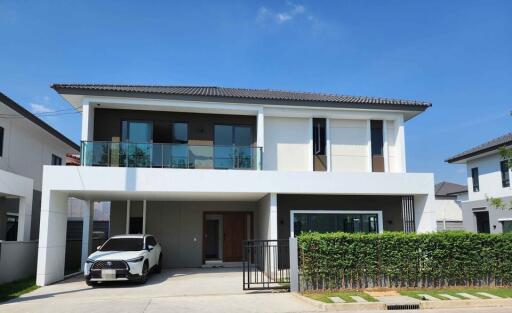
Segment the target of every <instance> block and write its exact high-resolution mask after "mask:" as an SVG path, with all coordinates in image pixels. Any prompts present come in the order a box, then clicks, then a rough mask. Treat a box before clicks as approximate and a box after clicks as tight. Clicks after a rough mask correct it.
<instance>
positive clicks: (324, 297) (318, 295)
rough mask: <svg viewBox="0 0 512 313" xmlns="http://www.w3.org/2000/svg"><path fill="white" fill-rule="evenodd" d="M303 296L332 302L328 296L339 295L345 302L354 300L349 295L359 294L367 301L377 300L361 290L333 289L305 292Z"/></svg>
mask: <svg viewBox="0 0 512 313" xmlns="http://www.w3.org/2000/svg"><path fill="white" fill-rule="evenodd" d="M303 295H304V296H306V297H308V298H311V299H313V300H317V301H322V302H325V303H333V302H332V301H331V299H329V297H340V298H341V299H343V300H345V301H346V302H356V301H355V300H354V299H352V298H351V297H350V296H359V297H361V298H363V299H366V300H367V301H368V302H377V299H375V298H374V297H372V296H370V295H369V294H367V293H364V292H361V291H333V292H321V293H320V292H319V293H316V292H315V293H305V294H303Z"/></svg>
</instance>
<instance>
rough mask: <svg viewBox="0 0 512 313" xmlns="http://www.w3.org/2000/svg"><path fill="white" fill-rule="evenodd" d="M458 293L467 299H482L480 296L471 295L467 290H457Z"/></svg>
mask: <svg viewBox="0 0 512 313" xmlns="http://www.w3.org/2000/svg"><path fill="white" fill-rule="evenodd" d="M457 294H458V295H459V296H461V297H463V298H466V299H480V298H479V297H477V296H474V295H470V294H469V293H466V292H457Z"/></svg>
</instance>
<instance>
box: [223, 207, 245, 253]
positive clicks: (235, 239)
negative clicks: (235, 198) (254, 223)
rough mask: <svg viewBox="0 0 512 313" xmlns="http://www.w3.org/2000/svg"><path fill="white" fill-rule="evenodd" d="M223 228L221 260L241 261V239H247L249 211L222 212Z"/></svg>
mask: <svg viewBox="0 0 512 313" xmlns="http://www.w3.org/2000/svg"><path fill="white" fill-rule="evenodd" d="M222 216H223V220H224V221H223V228H224V240H223V243H224V249H223V258H222V259H223V261H224V262H241V261H242V256H243V255H242V253H243V252H242V251H243V247H242V244H243V241H244V240H246V239H247V235H248V233H249V231H248V230H250V225H248V224H249V223H248V216H250V213H246V212H224V213H222Z"/></svg>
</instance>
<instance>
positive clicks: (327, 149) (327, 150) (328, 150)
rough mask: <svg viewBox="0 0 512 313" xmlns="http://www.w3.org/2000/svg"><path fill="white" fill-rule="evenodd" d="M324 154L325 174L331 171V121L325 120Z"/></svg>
mask: <svg viewBox="0 0 512 313" xmlns="http://www.w3.org/2000/svg"><path fill="white" fill-rule="evenodd" d="M325 154H326V155H327V160H326V162H327V172H330V171H332V161H331V160H332V155H331V119H329V118H326V119H325Z"/></svg>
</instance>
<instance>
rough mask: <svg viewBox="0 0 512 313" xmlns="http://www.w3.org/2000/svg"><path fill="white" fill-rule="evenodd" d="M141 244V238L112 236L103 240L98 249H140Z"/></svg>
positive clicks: (142, 243)
mask: <svg viewBox="0 0 512 313" xmlns="http://www.w3.org/2000/svg"><path fill="white" fill-rule="evenodd" d="M143 245H144V242H143V240H142V238H112V239H109V240H108V241H107V242H105V244H104V245H103V246H102V247H101V249H100V251H140V250H142V249H143Z"/></svg>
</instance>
